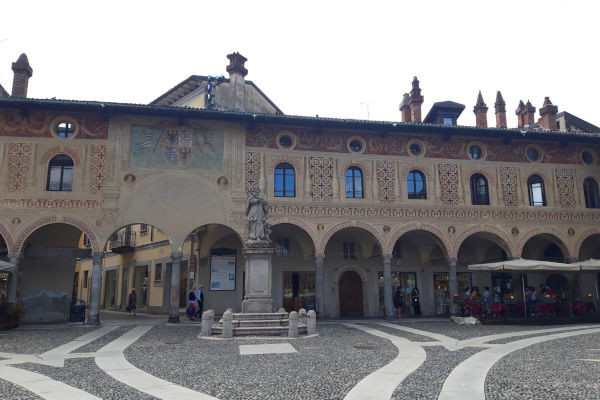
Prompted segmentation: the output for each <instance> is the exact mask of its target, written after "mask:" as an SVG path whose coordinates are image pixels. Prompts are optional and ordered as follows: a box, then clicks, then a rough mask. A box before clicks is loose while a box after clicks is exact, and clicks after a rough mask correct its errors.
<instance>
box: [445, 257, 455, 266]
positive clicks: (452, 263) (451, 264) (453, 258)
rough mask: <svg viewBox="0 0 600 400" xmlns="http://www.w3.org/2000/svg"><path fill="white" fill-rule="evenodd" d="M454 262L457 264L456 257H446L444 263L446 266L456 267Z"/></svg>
mask: <svg viewBox="0 0 600 400" xmlns="http://www.w3.org/2000/svg"><path fill="white" fill-rule="evenodd" d="M456 264H458V258H456V257H452V258H446V265H447V266H448V267H456Z"/></svg>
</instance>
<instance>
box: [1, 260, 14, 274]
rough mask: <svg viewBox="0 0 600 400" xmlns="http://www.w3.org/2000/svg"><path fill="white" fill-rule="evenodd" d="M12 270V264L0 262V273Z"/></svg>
mask: <svg viewBox="0 0 600 400" xmlns="http://www.w3.org/2000/svg"><path fill="white" fill-rule="evenodd" d="M14 268H15V265H14V264H12V263H9V262H6V261H2V260H0V271H8V272H12V271H13V269H14Z"/></svg>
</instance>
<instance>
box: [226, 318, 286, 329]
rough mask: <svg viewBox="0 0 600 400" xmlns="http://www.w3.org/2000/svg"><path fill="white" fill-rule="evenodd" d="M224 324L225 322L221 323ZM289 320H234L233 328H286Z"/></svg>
mask: <svg viewBox="0 0 600 400" xmlns="http://www.w3.org/2000/svg"><path fill="white" fill-rule="evenodd" d="M219 322H220V323H223V321H222V320H221V321H219ZM289 322H290V320H289V319H284V318H282V319H247V320H243V319H242V320H235V319H234V320H233V326H234V327H236V326H240V327H241V326H285V327H287V326H288V325H289Z"/></svg>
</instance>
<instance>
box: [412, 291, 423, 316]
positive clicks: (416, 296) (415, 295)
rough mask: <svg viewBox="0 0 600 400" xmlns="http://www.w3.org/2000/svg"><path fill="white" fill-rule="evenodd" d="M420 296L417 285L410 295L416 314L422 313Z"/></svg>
mask: <svg viewBox="0 0 600 400" xmlns="http://www.w3.org/2000/svg"><path fill="white" fill-rule="evenodd" d="M419 296H420V294H419V289H418V288H417V287H416V286H415V287H414V288H413V290H412V292H411V294H410V297H411V298H412V305H413V309H414V310H415V316H419V315H421V301H420V299H419Z"/></svg>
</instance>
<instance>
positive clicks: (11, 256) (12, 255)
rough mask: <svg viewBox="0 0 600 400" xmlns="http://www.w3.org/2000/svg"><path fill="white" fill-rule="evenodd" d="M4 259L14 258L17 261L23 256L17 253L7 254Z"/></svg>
mask: <svg viewBox="0 0 600 400" xmlns="http://www.w3.org/2000/svg"><path fill="white" fill-rule="evenodd" d="M6 257H8V258H9V259H13V258H16V259H17V260H20V259H22V258H23V254H21V253H17V254H7V255H6Z"/></svg>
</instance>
